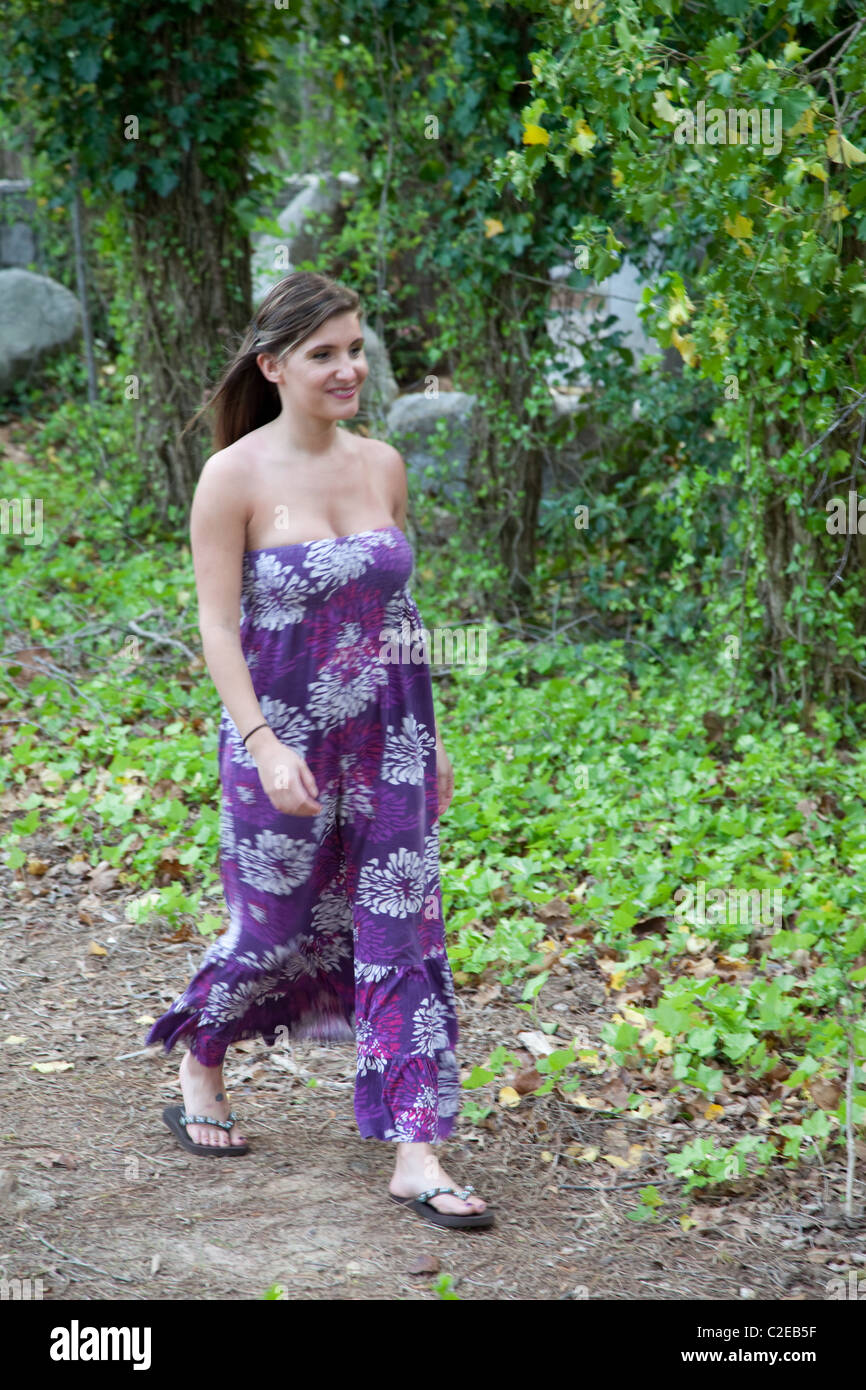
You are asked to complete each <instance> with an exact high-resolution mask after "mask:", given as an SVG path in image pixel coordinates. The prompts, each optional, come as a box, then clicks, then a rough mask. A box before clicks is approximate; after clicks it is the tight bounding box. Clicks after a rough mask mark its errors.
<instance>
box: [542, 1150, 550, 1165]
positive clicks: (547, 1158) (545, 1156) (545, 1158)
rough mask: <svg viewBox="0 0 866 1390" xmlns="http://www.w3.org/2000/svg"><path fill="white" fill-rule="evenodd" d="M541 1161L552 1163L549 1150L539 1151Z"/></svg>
mask: <svg viewBox="0 0 866 1390" xmlns="http://www.w3.org/2000/svg"><path fill="white" fill-rule="evenodd" d="M541 1161H542V1163H552V1162H553V1154H552V1153H551V1152H550V1149H542V1150H541Z"/></svg>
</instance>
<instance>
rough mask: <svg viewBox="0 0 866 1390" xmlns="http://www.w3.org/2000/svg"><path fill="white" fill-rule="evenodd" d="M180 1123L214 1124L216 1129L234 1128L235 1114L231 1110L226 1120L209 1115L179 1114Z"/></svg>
mask: <svg viewBox="0 0 866 1390" xmlns="http://www.w3.org/2000/svg"><path fill="white" fill-rule="evenodd" d="M180 1123H181V1124H182V1125H184V1126H186V1125H216V1127H217V1129H234V1127H235V1124H236V1123H237V1115H236V1114H235V1112H234V1111H233V1110H232V1112H231V1114H230V1115H229V1117H228V1119H227V1120H214V1119H212V1118H211V1116H210V1115H181V1116H180Z"/></svg>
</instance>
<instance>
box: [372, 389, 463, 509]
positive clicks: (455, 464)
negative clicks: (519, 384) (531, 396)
mask: <svg viewBox="0 0 866 1390" xmlns="http://www.w3.org/2000/svg"><path fill="white" fill-rule="evenodd" d="M474 414H475V397H474V396H471V395H468V394H467V393H466V392H465V391H440V392H439V393H438V395H433V396H427V395H425V394H424V393H423V392H408V393H407V394H406V395H405V396H398V397H397V399H396V400H395V401H394V403H393V405H392V406H391V408H390V410H389V411H388V415H387V419H386V429H387V433H388V439H389V442H390V443H392V444H393V445H394V447H395V448H397V449H399V450H400V452H401V454H402V455H403V457H404V458H405V460H406V468H407V471H408V472H409V473H410V474H411V475H412V476H413V477H414V479H415V484H416V486H417V487H420V488H422V489H423V490H424V491H425V492H427V493H432V492H440V493H444V494H445V495H446V496H448V497H449V498H451V499H452V500H455V499H460V498H461V497H462V496H464V495H465V489H466V484H467V473H468V467H469V458H470V454H471V451H472V431H473V424H474ZM440 422H441V424H440ZM440 439H441V441H442V443H441V444H440V443H439V442H438V441H439V440H440ZM440 451H441V452H440Z"/></svg>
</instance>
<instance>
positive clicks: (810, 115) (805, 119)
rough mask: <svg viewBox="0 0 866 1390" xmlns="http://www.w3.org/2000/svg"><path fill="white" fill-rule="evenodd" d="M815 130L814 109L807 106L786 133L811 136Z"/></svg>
mask: <svg viewBox="0 0 866 1390" xmlns="http://www.w3.org/2000/svg"><path fill="white" fill-rule="evenodd" d="M814 129H815V108H814V106H807V107H806V110H805V111H804V112H803V114H802V116H801V117H800V118H799V120H797V121H795V122H794V124H793V125H792V126H791V129H790V130H789V131H788V134H789V135H811V134H812V131H813V130H814Z"/></svg>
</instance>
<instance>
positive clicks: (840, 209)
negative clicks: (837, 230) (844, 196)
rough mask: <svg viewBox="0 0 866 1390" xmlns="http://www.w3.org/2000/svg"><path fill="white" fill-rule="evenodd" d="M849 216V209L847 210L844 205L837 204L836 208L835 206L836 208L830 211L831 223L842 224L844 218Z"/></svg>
mask: <svg viewBox="0 0 866 1390" xmlns="http://www.w3.org/2000/svg"><path fill="white" fill-rule="evenodd" d="M847 216H848V209H847V208H846V206H845V204H844V203H837V204H836V206H835V207H834V208H831V209H830V221H831V222H841V221H842V218H843V217H847Z"/></svg>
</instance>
